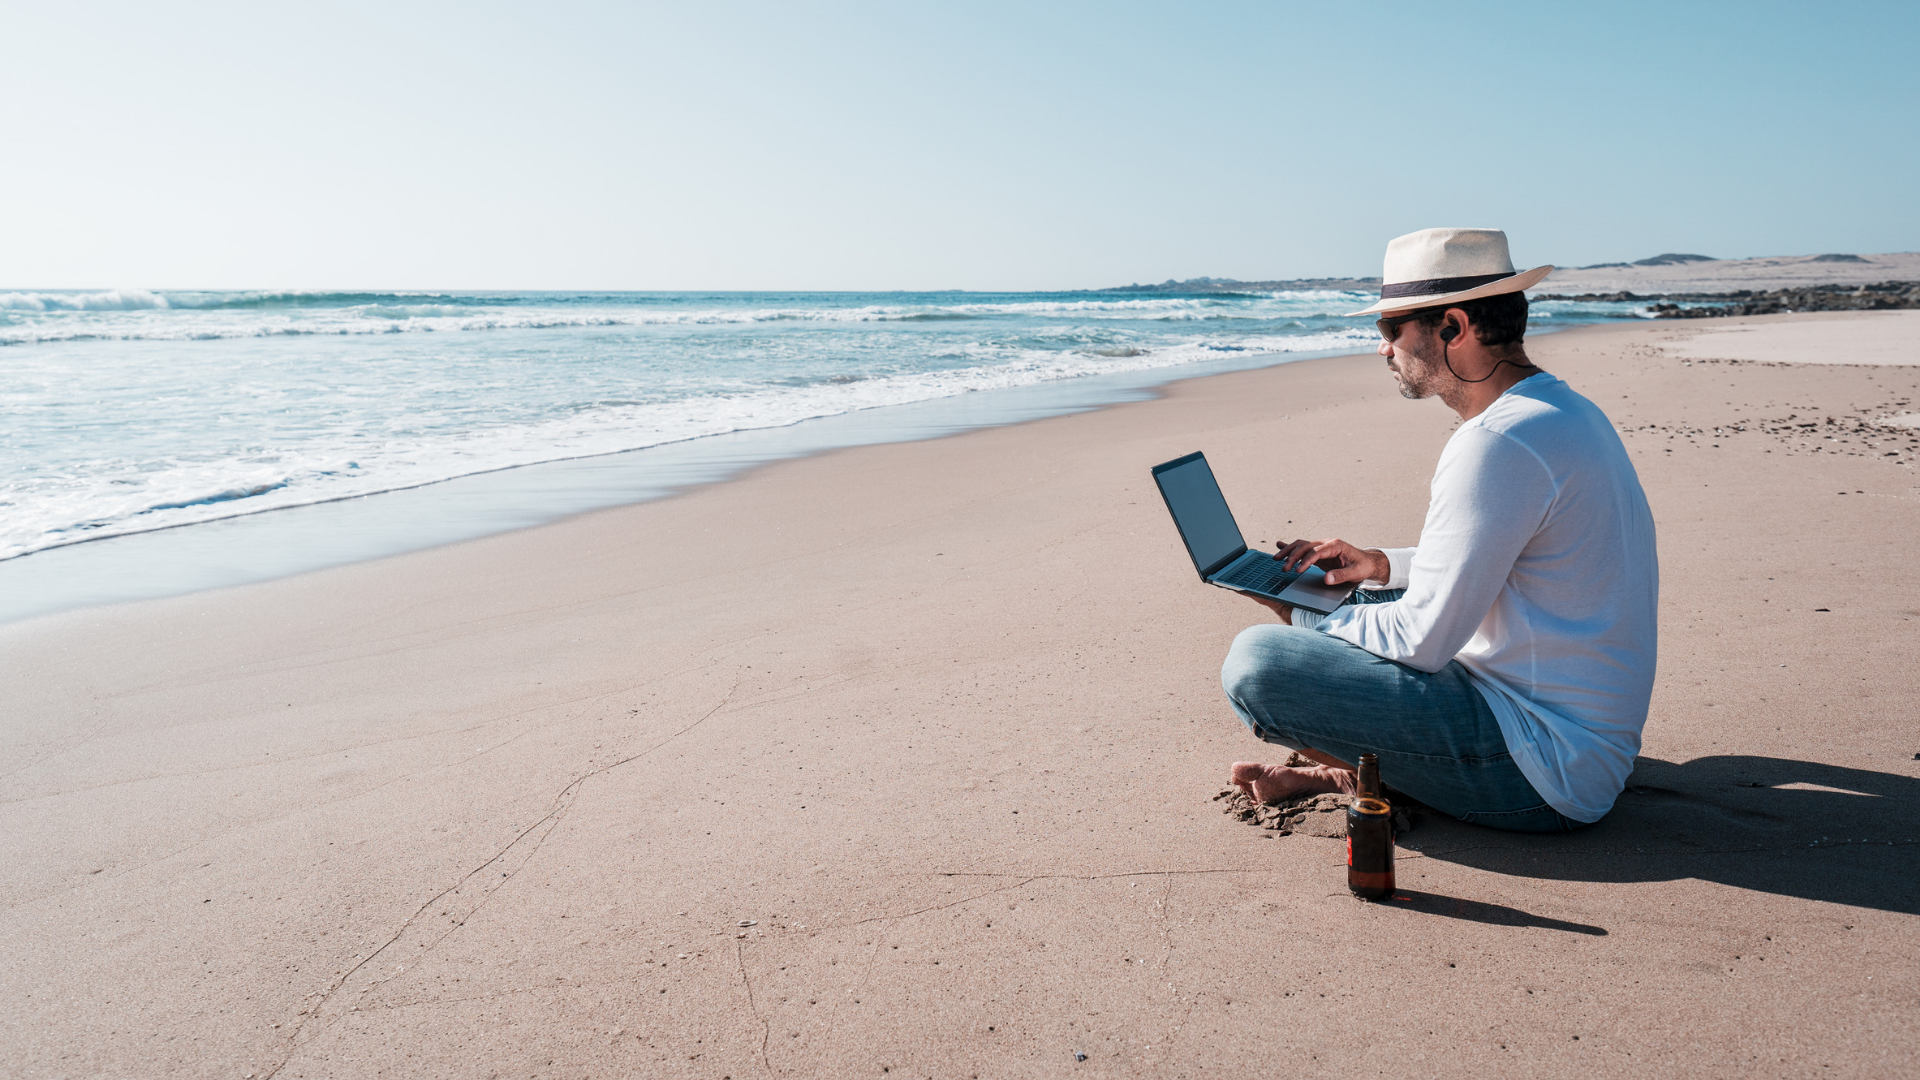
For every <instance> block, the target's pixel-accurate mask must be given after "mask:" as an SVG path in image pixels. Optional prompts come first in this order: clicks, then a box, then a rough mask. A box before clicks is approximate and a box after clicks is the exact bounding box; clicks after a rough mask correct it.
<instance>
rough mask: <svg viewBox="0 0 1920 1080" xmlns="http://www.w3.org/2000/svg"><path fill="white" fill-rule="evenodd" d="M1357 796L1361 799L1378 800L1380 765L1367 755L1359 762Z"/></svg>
mask: <svg viewBox="0 0 1920 1080" xmlns="http://www.w3.org/2000/svg"><path fill="white" fill-rule="evenodd" d="M1354 786H1355V787H1356V788H1358V794H1359V796H1360V797H1361V798H1363V799H1378V798H1380V763H1379V762H1378V761H1376V760H1374V759H1373V755H1372V754H1368V755H1366V756H1365V757H1363V758H1362V759H1361V761H1360V770H1359V776H1358V778H1357V782H1356V784H1355V785H1354Z"/></svg>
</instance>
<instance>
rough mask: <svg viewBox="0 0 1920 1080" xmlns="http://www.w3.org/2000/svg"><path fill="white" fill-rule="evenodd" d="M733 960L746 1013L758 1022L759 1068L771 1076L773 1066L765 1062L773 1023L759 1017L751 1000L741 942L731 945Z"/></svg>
mask: <svg viewBox="0 0 1920 1080" xmlns="http://www.w3.org/2000/svg"><path fill="white" fill-rule="evenodd" d="M733 959H734V962H735V963H737V964H739V965H740V985H741V986H744V987H746V988H747V1011H748V1012H750V1013H752V1014H753V1018H754V1019H755V1020H758V1021H760V1067H761V1068H763V1069H765V1070H766V1071H767V1075H768V1076H772V1075H773V1065H772V1064H771V1063H770V1062H768V1060H767V1040H768V1039H770V1038H772V1037H773V1023H772V1022H771V1021H769V1020H768V1019H767V1018H766V1017H764V1016H761V1015H760V1006H759V1005H756V1004H755V1003H754V1000H753V980H751V979H749V978H747V947H746V945H745V944H743V943H741V942H738V941H736V942H734V943H733Z"/></svg>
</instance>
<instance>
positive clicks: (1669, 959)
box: [0, 317, 1920, 1080]
mask: <svg viewBox="0 0 1920 1080" xmlns="http://www.w3.org/2000/svg"><path fill="white" fill-rule="evenodd" d="M1845 318H1846V317H1842V318H1841V319H1835V320H1829V321H1830V322H1832V323H1834V324H1836V325H1838V324H1842V323H1844V322H1845ZM1751 322H1752V325H1756V326H1765V325H1769V324H1768V323H1766V322H1765V321H1764V320H1752V321H1751ZM1776 322H1777V323H1779V324H1780V325H1787V326H1791V325H1796V322H1795V320H1794V319H1792V318H1790V317H1789V318H1782V319H1778V320H1776ZM1695 329H1696V328H1694V327H1691V326H1689V327H1685V328H1681V327H1676V326H1674V325H1672V324H1642V323H1635V324H1631V325H1621V326H1608V327H1600V328H1592V329H1582V330H1577V331H1572V332H1567V333H1563V334H1557V335H1552V336H1548V337H1544V338H1540V339H1538V340H1537V342H1536V343H1535V350H1534V351H1535V355H1536V357H1537V358H1538V359H1539V360H1540V362H1541V363H1542V364H1543V365H1544V366H1546V367H1548V368H1549V369H1550V370H1553V371H1555V372H1556V373H1559V374H1561V375H1563V376H1565V377H1566V378H1568V379H1569V380H1570V381H1571V382H1572V383H1573V384H1574V385H1575V386H1576V387H1577V388H1579V389H1581V390H1582V391H1583V392H1585V393H1586V394H1588V395H1589V396H1591V397H1592V398H1593V399H1594V400H1595V401H1597V402H1599V403H1600V404H1601V405H1602V406H1603V407H1605V408H1606V409H1607V410H1608V411H1609V412H1610V413H1611V415H1612V416H1613V417H1614V419H1615V420H1616V422H1617V423H1618V424H1619V425H1620V426H1621V427H1622V429H1623V430H1624V431H1625V432H1626V436H1625V437H1626V441H1627V445H1628V447H1629V449H1630V450H1631V452H1632V453H1633V456H1634V461H1635V462H1636V463H1637V464H1638V465H1639V467H1640V469H1641V471H1642V476H1643V478H1644V480H1645V483H1646V486H1647V489H1648V493H1649V498H1650V499H1651V501H1652V504H1653V507H1654V510H1655V514H1656V518H1657V520H1658V523H1659V528H1660V543H1661V558H1662V580H1663V582H1664V590H1663V608H1662V611H1663V619H1662V642H1661V671H1660V679H1659V683H1658V686H1657V689H1656V692H1655V696H1654V703H1653V712H1652V716H1651V719H1650V721H1649V724H1648V727H1647V740H1646V745H1645V748H1644V754H1643V757H1642V759H1641V761H1640V765H1639V768H1638V769H1637V771H1636V773H1635V775H1634V778H1633V782H1632V786H1631V787H1630V788H1629V790H1628V792H1627V793H1626V794H1624V795H1623V796H1622V797H1621V800H1620V803H1619V805H1618V807H1617V808H1616V809H1615V811H1614V813H1613V814H1612V815H1611V816H1610V817H1609V818H1608V819H1607V820H1606V821H1604V822H1602V823H1601V824H1599V825H1597V826H1594V827H1592V828H1590V829H1586V830H1583V831H1580V832H1577V833H1573V834H1569V835H1565V836H1547V837H1529V836H1513V835H1506V834H1500V833H1494V832H1490V831H1487V830H1484V829H1479V828H1474V827H1469V826H1464V825H1461V824H1459V823H1456V822H1451V821H1448V820H1446V819H1444V818H1440V817H1438V816H1435V817H1433V818H1430V819H1428V820H1426V821H1424V822H1422V823H1421V825H1420V827H1419V828H1418V829H1417V830H1416V831H1414V832H1413V833H1411V834H1409V835H1408V836H1406V837H1404V838H1403V841H1402V846H1401V848H1400V852H1399V861H1398V870H1399V881H1400V885H1401V887H1402V891H1401V893H1400V895H1399V896H1398V898H1397V899H1396V900H1395V901H1394V902H1392V903H1385V904H1365V903H1361V902H1358V901H1355V900H1353V899H1352V898H1350V897H1349V896H1348V895H1347V894H1346V892H1345V889H1344V873H1343V867H1342V865H1341V857H1340V846H1339V845H1338V844H1337V843H1335V842H1333V841H1329V840H1327V839H1323V838H1320V837H1314V836H1303V835H1294V836H1286V837H1276V836H1273V833H1272V831H1271V830H1263V829H1254V828H1248V827H1246V826H1245V825H1243V824H1241V823H1239V822H1237V821H1235V820H1233V818H1231V817H1229V816H1226V815H1223V814H1221V813H1220V812H1219V808H1218V806H1219V804H1218V803H1215V802H1212V801H1210V798H1211V795H1212V794H1213V793H1214V792H1215V791H1217V790H1219V788H1220V786H1221V784H1222V783H1223V782H1224V781H1225V778H1226V770H1227V767H1228V765H1229V763H1231V762H1232V761H1234V760H1240V759H1247V758H1250V757H1258V756H1262V755H1264V754H1268V753H1270V752H1271V750H1272V748H1269V747H1265V746H1263V745H1262V744H1260V743H1258V742H1257V741H1255V740H1254V739H1253V738H1252V737H1251V736H1250V735H1248V734H1247V733H1246V732H1245V731H1244V729H1243V728H1242V727H1241V726H1240V725H1239V723H1238V722H1237V721H1236V720H1235V719H1234V718H1233V716H1232V713H1231V711H1230V709H1229V708H1228V707H1227V705H1226V702H1225V701H1224V700H1223V699H1222V697H1221V694H1220V690H1219V682H1218V665H1219V662H1220V658H1221V656H1222V655H1223V654H1224V652H1225V649H1226V647H1227V644H1228V642H1229V641H1230V640H1231V639H1232V637H1233V635H1234V634H1235V633H1236V632H1237V631H1239V630H1240V629H1241V628H1242V627H1244V626H1245V625H1247V624H1249V623H1251V622H1255V621H1260V620H1261V619H1263V618H1264V617H1265V616H1264V614H1263V613H1262V612H1261V611H1260V609H1258V608H1255V607H1254V606H1253V605H1251V604H1250V603H1249V602H1247V601H1246V600H1244V599H1243V598H1240V597H1237V596H1234V595H1232V594H1230V593H1228V592H1226V591H1224V590H1218V589H1212V588H1209V587H1206V586H1203V585H1202V584H1200V583H1199V582H1198V581H1197V580H1196V578H1195V577H1194V575H1193V573H1192V569H1191V566H1190V565H1189V564H1188V563H1187V562H1186V560H1185V556H1184V555H1183V554H1182V552H1181V550H1180V548H1179V545H1178V541H1177V539H1176V537H1175V535H1174V532H1173V529H1172V526H1171V525H1170V524H1169V522H1168V520H1167V518H1166V514H1165V511H1164V509H1163V508H1162V507H1161V506H1160V504H1159V500H1158V498H1157V496H1156V495H1155V494H1154V492H1153V489H1152V487H1151V484H1150V481H1149V478H1148V475H1147V468H1148V466H1150V465H1151V464H1153V463H1155V462H1158V461H1163V460H1166V459H1168V458H1171V457H1173V456H1175V455H1177V454H1181V453H1184V452H1187V451H1190V450H1193V449H1205V450H1206V451H1207V453H1208V456H1209V458H1210V459H1211V460H1212V461H1213V462H1214V464H1215V467H1216V469H1217V471H1218V473H1219V476H1220V479H1221V482H1222V484H1223V486H1224V487H1225V490H1226V492H1227V494H1228V496H1229V498H1230V499H1231V500H1232V501H1233V503H1234V506H1235V509H1236V511H1237V512H1238V513H1239V515H1240V517H1241V520H1242V522H1243V524H1244V525H1245V526H1246V527H1247V530H1248V533H1249V536H1250V538H1258V539H1259V540H1261V541H1263V542H1265V543H1266V544H1268V545H1271V543H1272V541H1273V540H1275V539H1276V538H1280V537H1290V536H1294V535H1308V536H1321V535H1342V536H1346V537H1348V538H1351V539H1354V540H1357V541H1361V542H1364V543H1370V544H1390V543H1409V542H1412V541H1413V540H1414V539H1415V538H1416V536H1417V532H1418V528H1419V523H1420V520H1421V515H1422V512H1423V510H1424V503H1425V490H1426V483H1427V478H1428V475H1429V473H1430V470H1431V466H1432V462H1433V460H1434V457H1435V455H1436V454H1437V452H1438V450H1439V448H1440V446H1441V445H1442V444H1443V443H1444V441H1445V439H1446V438H1447V435H1448V432H1449V430H1450V429H1451V427H1452V421H1453V417H1452V415H1451V414H1450V413H1448V412H1447V411H1446V410H1445V408H1444V407H1443V406H1441V405H1440V404H1438V403H1437V402H1407V401H1403V400H1401V399H1400V398H1399V397H1398V396H1397V395H1396V394H1395V393H1394V392H1393V389H1392V386H1391V383H1390V380H1389V379H1388V377H1387V376H1386V374H1385V372H1384V371H1383V370H1382V366H1381V363H1380V361H1379V360H1378V358H1376V357H1363V358H1356V359H1342V360H1325V361H1311V362H1305V363H1299V364H1292V365H1287V366H1283V367H1279V368H1273V369H1268V370H1264V371H1256V372H1245V373H1239V374H1232V375H1224V376H1219V377H1215V378H1209V379H1202V380H1195V381H1191V382H1187V383H1182V384H1178V385H1175V386H1173V387H1170V388H1169V389H1168V391H1167V393H1166V395H1165V397H1164V398H1163V399H1161V400H1157V401H1151V402H1144V403H1139V404H1133V405H1126V406H1122V407H1118V408H1113V409H1108V410H1104V411H1100V412H1095V413H1087V414H1082V415H1077V416H1069V417H1060V418H1056V419H1051V420H1046V421H1041V422H1037V423H1032V424H1027V425H1023V426H1019V427H1012V428H1002V429H997V430H992V431H984V432H977V433H974V434H969V435H965V436H960V437H955V438H950V439H944V440H937V441H930V442H922V443H913V444H904V445H891V446H875V447H866V448H859V449H853V450H847V451H842V452H836V453H832V454H828V455H824V456H821V457H817V458H812V459H807V460H797V461H788V462H783V463H779V464H775V465H771V466H768V467H764V468H761V469H759V470H757V471H755V472H753V473H751V474H749V475H748V476H746V477H744V478H742V479H739V480H737V481H734V482H731V483H726V484H721V485H716V486H712V487H707V488H703V489H699V490H697V491H694V492H692V493H690V494H687V495H684V496H681V497H678V498H675V499H671V500H668V501H663V502H656V503H651V504H646V505H641V506H634V507H626V508H620V509H615V510H609V511H603V512H598V513H594V514H590V515H586V516H583V517H580V518H576V519H572V520H569V521H565V522H561V523H558V524H554V525H550V526H544V527H541V528H538V529H532V530H528V531H524V532H519V533H513V534H508V535H502V536H495V537H491V538H488V539H484V540H478V541H473V542H469V543H463V544H459V545H454V546H451V547H446V548H440V549H435V550H430V551H423V552H418V553H414V554H411V555H405V556H400V557H396V558H390V559H384V560H380V561H376V562H370V563H363V564H358V565H353V566H346V567H340V568H336V569H333V570H327V571H322V572H318V573H313V574H308V575H304V576H301V577H296V578H291V579H286V580H281V581H276V582H269V583H265V584H257V585H249V586H244V587H240V588H235V589H230V590H222V591H216V592H208V593H201V594H196V595H192V596H186V597H178V598H173V599H168V600H158V601H149V602H145V603H140V604H132V605H124V606H120V607H112V608H101V609H94V610H89V611H80V612H70V613H66V614H62V615H57V616H50V617H46V618H41V619H37V620H32V621H28V622H22V623H16V624H11V625H7V626H4V627H0V703H3V704H4V710H3V712H0V715H3V716H4V722H3V723H0V800H3V801H0V813H3V814H4V825H5V827H4V829H0V864H3V865H5V866H6V868H7V873H6V874H5V875H4V878H0V896H3V897H4V899H3V900H0V902H3V903H4V905H5V914H4V916H3V919H4V921H3V922H0V940H4V941H5V942H6V946H5V952H4V958H5V960H4V966H3V967H0V971H4V982H3V983H0V988H4V991H5V992H4V994H0V1061H5V1062H6V1063H7V1067H6V1070H5V1071H6V1072H7V1073H8V1074H10V1075H19V1076H162V1075H186V1076H199V1075H207V1076H216V1075H217V1076H230V1077H245V1076H248V1075H253V1076H256V1077H267V1076H282V1077H297V1076H309V1077H317V1076H330V1077H358V1076H371V1075H375V1074H378V1073H383V1072H385V1073H393V1074H402V1075H444V1076H489V1075H498V1076H503V1077H504V1076H576V1077H578V1076H610V1075H647V1076H663V1077H678V1076H688V1077H713V1078H725V1077H732V1078H735V1080H740V1078H745V1077H755V1076H774V1075H791V1076H823V1077H846V1076H874V1077H879V1078H888V1080H890V1078H892V1077H896V1076H898V1077H908V1076H912V1077H976V1076H978V1077H1005V1076H1062V1075H1067V1074H1069V1073H1072V1074H1075V1075H1085V1076H1114V1077H1120V1076H1126V1077H1134V1076H1185V1075H1194V1074H1201V1073H1206V1074H1212V1075H1225V1076H1265V1075H1273V1074H1274V1073H1275V1071H1276V1067H1275V1065H1274V1063H1275V1062H1276V1061H1284V1062H1285V1063H1286V1069H1285V1071H1286V1072H1287V1073H1289V1074H1298V1075H1302V1076H1350V1075H1355V1074H1362V1073H1364V1074H1369V1075H1370V1074H1373V1073H1376V1072H1392V1073H1396V1074H1406V1075H1420V1076H1462V1077H1464V1076H1540V1075H1553V1074H1560V1075H1565V1074H1575V1073H1577V1074H1579V1075H1593V1076H1655V1075H1661V1076H1664V1075H1670V1074H1672V1073H1675V1072H1677V1071H1681V1070H1684V1071H1686V1072H1687V1073H1688V1074H1689V1075H1703V1076H1736V1075H1737V1076H1748V1075H1753V1074H1768V1075H1789V1074H1791V1075H1813V1074H1818V1075H1822V1076H1860V1077H1867V1076H1898V1075H1913V1074H1914V1071H1915V1066H1914V1064H1913V1063H1914V1061H1915V1060H1917V1059H1920V1025H1916V1024H1915V1023H1914V1017H1915V1015H1916V1004H1917V1003H1920V962H1917V961H1920V920H1917V918H1916V917H1917V916H1920V899H1916V895H1915V889H1914V884H1913V883H1914V881H1915V880H1916V876H1917V875H1916V871H1920V826H1916V824H1915V818H1916V811H1917V810H1920V760H1916V758H1915V755H1916V753H1920V734H1916V731H1920V723H1917V722H1916V721H1920V704H1917V703H1916V699H1915V695H1914V693H1913V691H1912V690H1911V671H1912V667H1913V663H1914V659H1915V649H1914V640H1915V638H1914V630H1915V625H1914V620H1915V619H1920V606H1917V605H1916V600H1915V597H1916V596H1920V590H1917V589H1916V585H1917V584H1920V582H1916V580H1915V578H1916V576H1917V575H1920V571H1917V570H1916V568H1915V566H1914V562H1913V560H1912V559H1911V558H1909V557H1908V554H1909V553H1910V552H1911V551H1912V548H1913V537H1914V536H1916V535H1920V488H1917V487H1916V477H1915V472H1914V467H1913V466H1912V465H1911V464H1910V462H1909V458H1908V456H1907V455H1905V454H1904V453H1903V454H1901V455H1898V456H1893V457H1887V456H1882V455H1880V454H1874V455H1867V454H1865V453H1853V452H1844V453H1843V452H1839V451H1838V450H1837V449H1836V450H1833V451H1826V450H1822V451H1819V452H1815V451H1812V450H1801V449H1797V447H1800V446H1802V445H1804V441H1805V440H1804V439H1802V441H1801V442H1799V443H1796V442H1795V439H1796V438H1800V437H1799V436H1796V435H1793V434H1789V433H1785V432H1795V431H1799V430H1801V429H1799V428H1797V427H1789V426H1787V422H1786V418H1787V417H1789V416H1790V415H1794V416H1806V415H1813V414H1818V415H1820V416H1822V417H1826V416H1833V417H1836V418H1837V417H1841V416H1847V415H1852V413H1851V412H1849V411H1848V410H1862V409H1883V410H1892V409H1894V403H1895V402H1899V401H1908V402H1911V401H1913V400H1914V396H1915V394H1916V391H1920V385H1916V384H1920V369H1916V368H1914V367H1901V366H1884V365H1883V366H1865V365H1860V366H1846V365H1831V364H1777V363H1766V364H1763V363H1754V362H1744V361H1714V362H1709V361H1705V360H1691V359H1687V358H1679V357H1674V356H1671V355H1669V354H1668V353H1666V352H1665V351H1663V350H1662V348H1661V347H1660V346H1661V344H1662V343H1663V342H1666V341H1670V340H1675V339H1676V336H1678V335H1683V334H1685V333H1687V332H1692V331H1695ZM1795 423H1797V421H1795ZM1833 445H1834V446H1835V447H1836V448H1837V447H1839V446H1840V445H1841V444H1840V443H1838V442H1837V441H1836V442H1835V443H1833ZM1847 445H1848V446H1851V445H1852V444H1850V443H1849V444H1847ZM1386 779H1387V781H1388V783H1391V782H1392V778H1391V777H1387V778H1386ZM1079 1055H1084V1060H1078V1059H1077V1058H1078V1056H1079Z"/></svg>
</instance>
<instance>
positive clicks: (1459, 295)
mask: <svg viewBox="0 0 1920 1080" xmlns="http://www.w3.org/2000/svg"><path fill="white" fill-rule="evenodd" d="M1551 273H1553V267H1551V266H1536V267H1534V268H1533V269H1531V270H1522V271H1521V272H1520V273H1517V274H1515V275H1513V276H1512V277H1507V278H1501V279H1500V280H1499V281H1489V282H1488V283H1486V284H1485V285H1482V286H1480V287H1478V288H1474V289H1462V290H1461V291H1459V292H1450V293H1434V294H1433V295H1431V296H1396V297H1394V298H1393V299H1391V300H1382V301H1380V302H1379V303H1377V304H1374V305H1373V306H1372V307H1364V308H1361V309H1360V310H1359V311H1349V312H1347V315H1348V316H1354V315H1374V314H1378V313H1382V312H1396V311H1418V310H1420V309H1421V308H1430V307H1442V306H1444V305H1447V304H1461V303H1465V302H1466V301H1468V300H1478V299H1480V298H1481V297H1483V296H1499V295H1500V294H1502V293H1511V292H1520V291H1521V290H1523V289H1531V288H1533V287H1534V286H1535V285H1538V284H1540V281H1541V279H1542V278H1545V277H1546V276H1547V275H1548V274H1551Z"/></svg>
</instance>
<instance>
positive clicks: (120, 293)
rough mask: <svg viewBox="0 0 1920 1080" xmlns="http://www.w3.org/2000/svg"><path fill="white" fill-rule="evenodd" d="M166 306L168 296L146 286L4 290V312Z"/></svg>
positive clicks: (1, 300) (1, 304) (1, 296)
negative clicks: (67, 290) (141, 287)
mask: <svg viewBox="0 0 1920 1080" xmlns="http://www.w3.org/2000/svg"><path fill="white" fill-rule="evenodd" d="M166 306H167V298H166V297H164V296H161V295H159V294H158V293H151V292H148V291H147V290H145V289H113V290H111V291H108V292H10V293H0V311H142V310H151V309H156V308H165V307H166Z"/></svg>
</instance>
